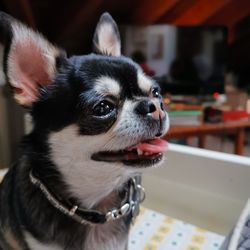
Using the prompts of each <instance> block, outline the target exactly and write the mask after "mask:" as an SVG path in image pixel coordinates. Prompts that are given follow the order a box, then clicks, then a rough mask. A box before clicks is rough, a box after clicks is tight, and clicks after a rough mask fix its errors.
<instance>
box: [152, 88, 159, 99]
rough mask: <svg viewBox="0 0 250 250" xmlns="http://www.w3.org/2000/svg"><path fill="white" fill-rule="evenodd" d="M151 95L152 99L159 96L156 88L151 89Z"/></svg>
mask: <svg viewBox="0 0 250 250" xmlns="http://www.w3.org/2000/svg"><path fill="white" fill-rule="evenodd" d="M152 94H153V97H156V98H158V97H159V96H160V91H159V89H158V88H153V89H152Z"/></svg>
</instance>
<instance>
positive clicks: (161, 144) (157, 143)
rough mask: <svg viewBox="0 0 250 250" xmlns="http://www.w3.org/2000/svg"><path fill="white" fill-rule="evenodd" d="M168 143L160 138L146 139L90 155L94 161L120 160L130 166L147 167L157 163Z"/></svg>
mask: <svg viewBox="0 0 250 250" xmlns="http://www.w3.org/2000/svg"><path fill="white" fill-rule="evenodd" d="M167 149H168V143H167V142H166V141H165V140H163V139H160V138H155V139H151V140H146V141H143V142H140V143H138V144H136V145H134V146H131V147H128V148H126V149H124V150H119V151H101V152H98V153H95V154H93V155H92V159H93V160H95V161H105V162H122V163H124V164H126V165H130V166H141V167H147V166H152V165H154V164H157V163H159V162H160V161H161V160H162V158H163V153H164V152H165V151H167Z"/></svg>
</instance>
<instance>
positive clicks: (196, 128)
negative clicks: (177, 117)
mask: <svg viewBox="0 0 250 250" xmlns="http://www.w3.org/2000/svg"><path fill="white" fill-rule="evenodd" d="M247 127H250V120H248V121H232V122H223V123H222V122H221V123H215V124H213V123H203V124H201V125H191V126H190V125H178V126H176V125H175V126H170V130H169V132H168V134H167V135H166V139H173V138H175V139H180V138H182V139H183V138H187V137H190V136H197V137H198V138H199V147H201V148H204V146H205V140H206V135H209V134H221V133H223V134H233V135H235V142H234V152H235V154H238V155H242V154H243V150H244V136H245V128H247Z"/></svg>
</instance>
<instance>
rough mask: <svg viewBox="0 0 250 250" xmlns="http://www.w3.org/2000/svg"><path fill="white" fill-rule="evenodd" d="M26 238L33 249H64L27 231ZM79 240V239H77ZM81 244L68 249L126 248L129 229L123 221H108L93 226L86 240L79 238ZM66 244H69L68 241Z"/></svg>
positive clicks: (117, 249)
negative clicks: (47, 242) (44, 241)
mask: <svg viewBox="0 0 250 250" xmlns="http://www.w3.org/2000/svg"><path fill="white" fill-rule="evenodd" d="M25 239H26V242H27V243H28V246H29V248H30V249H32V250H64V249H65V248H64V247H63V246H60V245H59V244H46V243H42V242H40V241H38V240H36V239H35V238H34V237H33V236H32V235H31V234H29V233H27V232H26V233H25ZM77 241H78V240H77ZM78 242H79V243H80V242H81V243H80V244H79V246H76V245H77V244H76V242H75V244H74V246H72V247H70V246H68V247H67V250H126V249H127V229H126V227H125V224H124V223H123V222H121V223H117V222H115V223H108V224H104V225H98V226H93V227H91V228H90V229H89V230H88V232H87V235H86V238H85V240H84V241H83V240H79V241H78ZM66 245H68V244H67V243H66Z"/></svg>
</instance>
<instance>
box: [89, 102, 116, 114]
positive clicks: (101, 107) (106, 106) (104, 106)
mask: <svg viewBox="0 0 250 250" xmlns="http://www.w3.org/2000/svg"><path fill="white" fill-rule="evenodd" d="M114 108H115V106H114V104H113V103H111V102H109V101H101V102H100V103H98V104H97V105H96V106H95V107H94V110H93V111H94V114H95V115H96V116H105V115H107V114H109V113H110V112H112V111H113V110H114Z"/></svg>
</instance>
